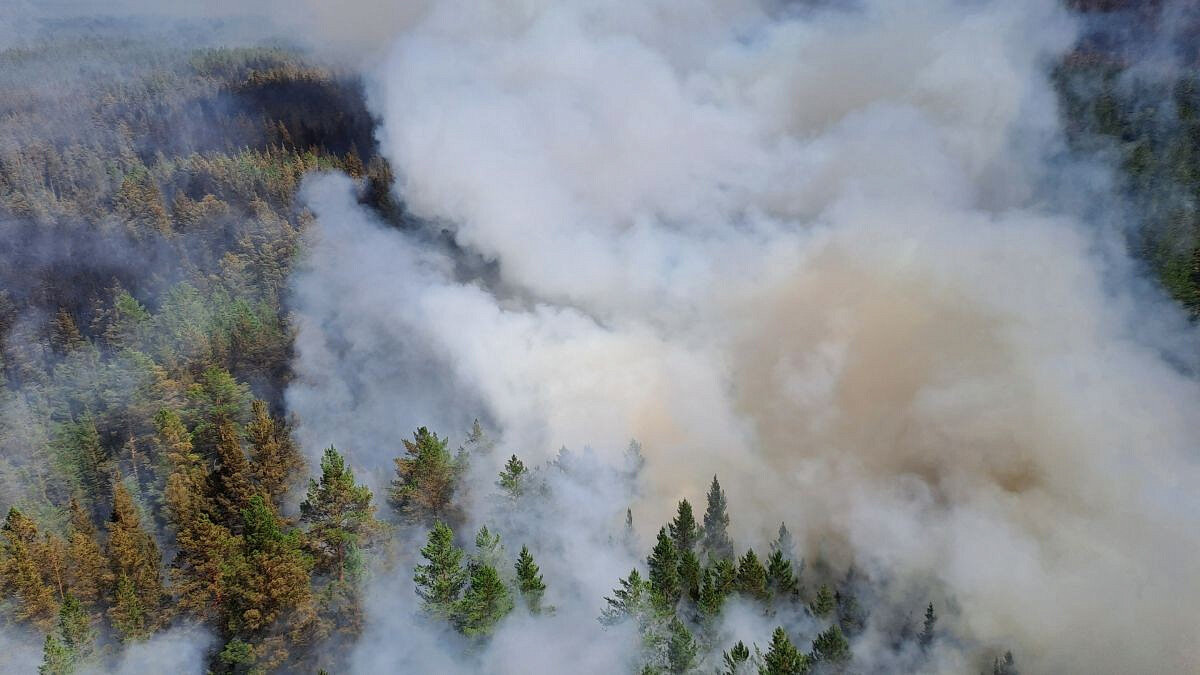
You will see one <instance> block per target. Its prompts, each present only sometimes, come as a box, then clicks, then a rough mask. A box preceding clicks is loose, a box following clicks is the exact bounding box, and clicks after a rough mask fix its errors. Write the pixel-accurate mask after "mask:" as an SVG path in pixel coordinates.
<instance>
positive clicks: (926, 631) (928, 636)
mask: <svg viewBox="0 0 1200 675" xmlns="http://www.w3.org/2000/svg"><path fill="white" fill-rule="evenodd" d="M936 629H937V613H936V612H934V611H933V603H932V602H931V603H929V606H928V607H926V608H925V622H924V623H923V624H922V626H921V633H920V634H919V635H917V643H918V644H920V645H921V649H929V647H930V646H931V645H933V639H934V637H936V634H935V633H934V631H935V630H936Z"/></svg>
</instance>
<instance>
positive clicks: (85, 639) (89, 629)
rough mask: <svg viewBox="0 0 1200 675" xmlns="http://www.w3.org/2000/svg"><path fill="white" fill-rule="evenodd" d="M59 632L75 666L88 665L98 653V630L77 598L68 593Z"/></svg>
mask: <svg viewBox="0 0 1200 675" xmlns="http://www.w3.org/2000/svg"><path fill="white" fill-rule="evenodd" d="M58 632H59V635H60V636H61V637H62V643H63V645H64V646H65V647H66V648H67V649H68V650H69V651H70V653H71V661H72V663H73V664H74V665H75V666H80V665H86V664H88V663H89V662H90V661H91V659H92V656H93V655H94V654H95V653H96V637H97V631H96V628H95V627H94V626H93V625H92V618H91V617H90V616H88V613H87V612H86V611H85V610H84V608H83V605H81V604H80V603H79V600H77V599H76V598H75V596H73V595H71V594H70V593H68V594H67V595H66V597H65V598H64V599H63V603H62V607H61V608H60V609H59V611H58Z"/></svg>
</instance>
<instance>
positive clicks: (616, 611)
mask: <svg viewBox="0 0 1200 675" xmlns="http://www.w3.org/2000/svg"><path fill="white" fill-rule="evenodd" d="M618 583H620V586H619V587H617V588H615V589H613V594H612V597H611V598H608V597H606V598H604V603H605V605H607V606H606V607H605V608H604V610H603V611H602V612H601V614H600V623H602V624H604V625H606V626H612V625H616V624H618V623H621V622H622V621H625V620H626V619H628V618H638V619H639V620H640V619H641V618H642V617H643V616H644V615H645V614H646V612H647V611H648V610H649V608H650V595H651V590H650V584H649V582H647V581H645V580H643V579H642V575H641V574H638V571H637V570H636V569H633V570H630V571H629V576H627V577H625V578H624V579H621V580H620V581H619V582H618Z"/></svg>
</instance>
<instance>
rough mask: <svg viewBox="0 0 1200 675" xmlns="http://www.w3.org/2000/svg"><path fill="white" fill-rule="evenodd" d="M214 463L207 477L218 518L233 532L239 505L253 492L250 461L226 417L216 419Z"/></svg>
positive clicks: (247, 501)
mask: <svg viewBox="0 0 1200 675" xmlns="http://www.w3.org/2000/svg"><path fill="white" fill-rule="evenodd" d="M216 439H217V444H216V454H217V466H216V469H215V470H214V471H213V473H212V476H211V478H210V480H211V484H212V487H211V490H212V494H213V495H214V496H215V498H216V499H215V502H216V506H217V511H218V516H219V519H220V522H221V523H222V524H223V525H225V526H226V527H228V528H229V529H230V530H231V531H233V532H234V533H237V532H238V531H239V529H240V528H241V520H242V517H241V515H242V509H244V508H246V507H247V506H249V504H250V498H251V497H253V496H254V495H255V494H256V490H255V488H254V484H253V483H252V482H251V480H250V462H248V461H247V460H246V453H245V452H244V451H243V450H242V440H241V438H240V437H239V435H238V430H237V426H236V425H235V424H234V423H233V422H232V421H231V420H229V419H228V418H224V419H221V420H219V421H217V423H216Z"/></svg>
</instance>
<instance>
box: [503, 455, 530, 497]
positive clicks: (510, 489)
mask: <svg viewBox="0 0 1200 675" xmlns="http://www.w3.org/2000/svg"><path fill="white" fill-rule="evenodd" d="M528 472H529V470H528V469H526V468H525V463H524V462H522V461H521V460H519V459H517V456H516V455H513V456H512V457H510V458H509V459H508V462H506V463H505V464H504V470H503V471H501V472H500V479H499V480H497V481H496V485H498V486H499V487H500V489H501V490H503V491H504V495H505V496H506V497H508V498H509V499H514V500H515V499H519V498H520V497H521V496H522V495H524V494H525V489H526V486H525V481H526V480H527V478H528V475H527V474H528Z"/></svg>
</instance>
